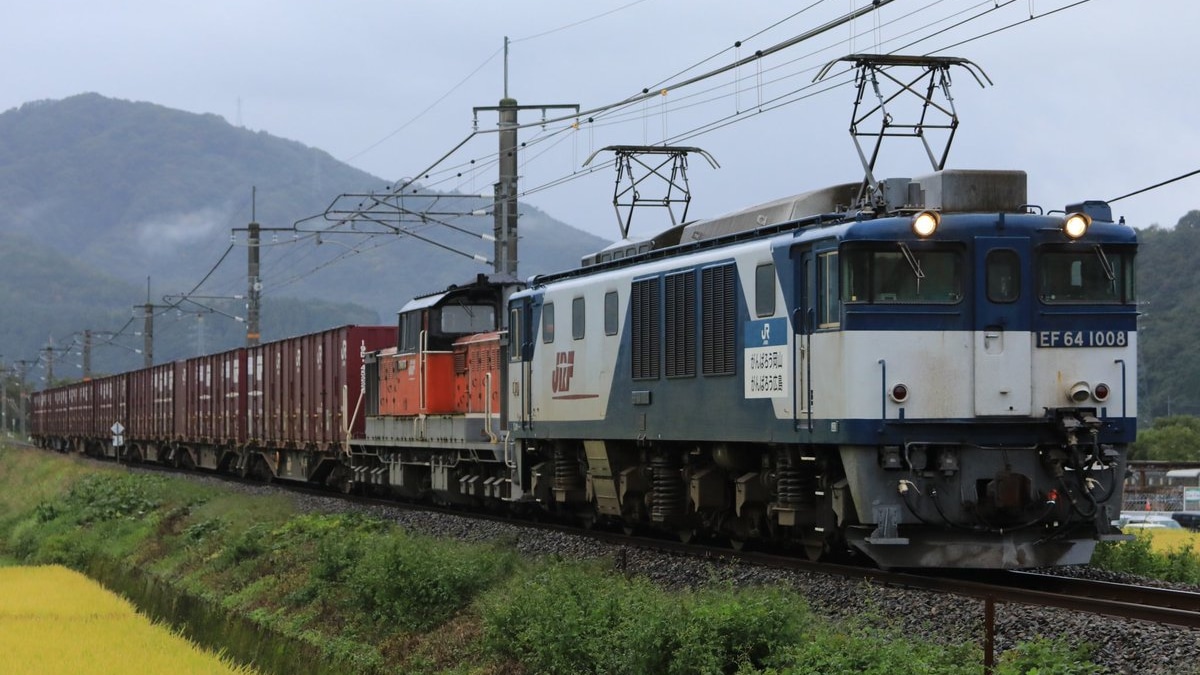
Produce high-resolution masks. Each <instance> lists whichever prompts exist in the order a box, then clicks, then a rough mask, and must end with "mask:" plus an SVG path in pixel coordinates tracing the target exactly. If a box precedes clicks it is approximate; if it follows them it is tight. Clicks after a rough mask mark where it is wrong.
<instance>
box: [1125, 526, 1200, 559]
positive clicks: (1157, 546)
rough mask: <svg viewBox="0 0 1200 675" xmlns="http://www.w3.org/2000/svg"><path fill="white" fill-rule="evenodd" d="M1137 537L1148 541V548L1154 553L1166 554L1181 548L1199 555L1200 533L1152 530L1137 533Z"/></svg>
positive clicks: (1180, 530)
mask: <svg viewBox="0 0 1200 675" xmlns="http://www.w3.org/2000/svg"><path fill="white" fill-rule="evenodd" d="M1137 536H1138V537H1145V538H1147V539H1149V540H1150V548H1151V549H1152V550H1153V551H1154V552H1155V553H1166V552H1168V551H1177V550H1179V549H1181V548H1190V549H1192V552H1193V553H1195V554H1197V555H1200V532H1193V531H1191V530H1184V529H1157V528H1155V529H1152V530H1139V531H1137Z"/></svg>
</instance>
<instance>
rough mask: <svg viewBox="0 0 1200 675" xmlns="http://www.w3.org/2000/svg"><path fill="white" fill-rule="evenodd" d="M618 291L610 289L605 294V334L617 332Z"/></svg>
mask: <svg viewBox="0 0 1200 675" xmlns="http://www.w3.org/2000/svg"><path fill="white" fill-rule="evenodd" d="M617 309H618V307H617V292H616V291H609V292H607V293H605V294H604V334H605V335H616V334H617V314H618V311H617Z"/></svg>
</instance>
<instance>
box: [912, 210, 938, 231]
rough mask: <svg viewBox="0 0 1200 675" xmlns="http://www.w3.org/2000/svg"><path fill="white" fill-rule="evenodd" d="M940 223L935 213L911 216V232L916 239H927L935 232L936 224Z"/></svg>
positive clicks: (929, 212)
mask: <svg viewBox="0 0 1200 675" xmlns="http://www.w3.org/2000/svg"><path fill="white" fill-rule="evenodd" d="M941 221H942V217H941V216H939V215H938V212H937V211H922V212H920V213H918V214H917V215H915V216H913V219H912V231H913V234H915V235H917V236H918V237H928V236H929V235H931V234H933V233H934V232H936V231H937V228H938V223H940V222H941Z"/></svg>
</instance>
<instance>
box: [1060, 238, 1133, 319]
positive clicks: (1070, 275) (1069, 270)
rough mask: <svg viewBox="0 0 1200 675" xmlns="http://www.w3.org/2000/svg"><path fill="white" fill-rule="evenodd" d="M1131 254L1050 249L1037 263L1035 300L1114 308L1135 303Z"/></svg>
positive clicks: (1100, 249)
mask: <svg viewBox="0 0 1200 675" xmlns="http://www.w3.org/2000/svg"><path fill="white" fill-rule="evenodd" d="M1133 291H1134V286H1133V254H1132V253H1126V252H1124V251H1121V250H1115V249H1105V248H1104V247H1102V246H1100V245H1096V246H1092V247H1090V248H1085V249H1074V248H1072V249H1069V250H1068V249H1057V250H1056V249H1049V250H1045V251H1043V252H1042V254H1041V256H1040V258H1039V262H1038V296H1039V297H1040V298H1041V299H1042V302H1045V303H1048V304H1070V303H1087V304H1106V305H1117V304H1125V303H1130V302H1133V301H1134V294H1133Z"/></svg>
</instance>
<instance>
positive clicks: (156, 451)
mask: <svg viewBox="0 0 1200 675" xmlns="http://www.w3.org/2000/svg"><path fill="white" fill-rule="evenodd" d="M182 375H183V361H174V362H171V363H161V364H159V365H156V366H151V367H149V368H142V369H141V370H135V371H133V372H131V373H129V385H128V387H129V396H128V398H129V422H128V423H127V424H126V425H125V426H126V427H127V429H126V431H125V436H126V442H127V443H128V444H129V445H130V451H131V452H133V453H136V454H137V455H138V456H140V457H142V458H143V459H146V460H148V461H162V460H163V459H164V458H165V457H166V456H167V453H168V450H169V448H170V444H171V443H172V442H173V441H176V440H178V439H180V438H181V437H182V436H183V428H182V423H181V422H177V420H180V421H181V420H182V419H183V396H182V395H180V394H179V393H177V392H176V389H175V384H176V383H177V382H179V381H181V380H182ZM177 425H178V426H177Z"/></svg>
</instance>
